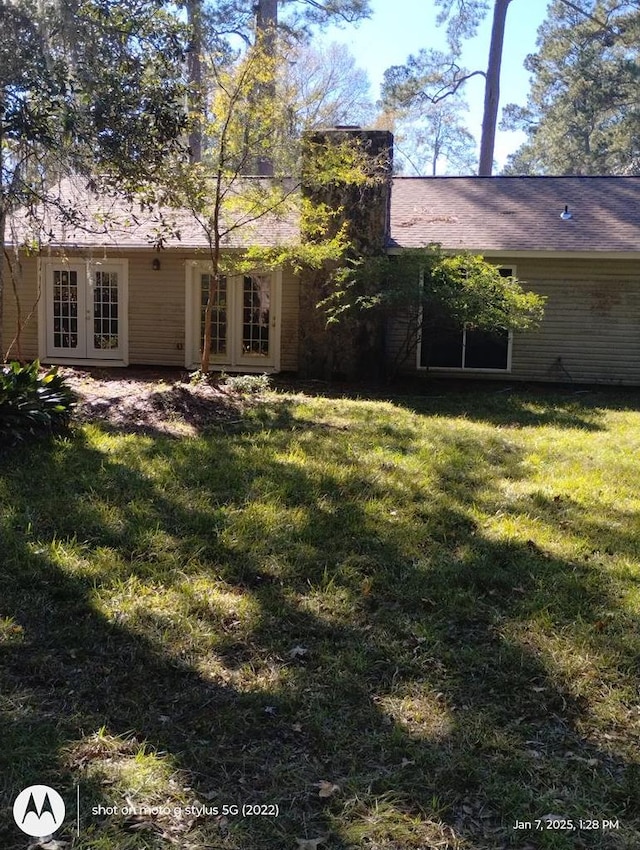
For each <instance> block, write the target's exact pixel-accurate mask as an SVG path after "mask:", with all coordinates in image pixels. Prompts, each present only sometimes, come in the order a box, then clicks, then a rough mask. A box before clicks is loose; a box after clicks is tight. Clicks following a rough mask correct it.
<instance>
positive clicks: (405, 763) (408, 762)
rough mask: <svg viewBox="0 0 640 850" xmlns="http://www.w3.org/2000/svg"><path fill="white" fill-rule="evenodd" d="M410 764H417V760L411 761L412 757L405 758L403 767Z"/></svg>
mask: <svg viewBox="0 0 640 850" xmlns="http://www.w3.org/2000/svg"><path fill="white" fill-rule="evenodd" d="M410 764H415V761H411V760H410V759H407V758H403V759H402V767H408V765H410Z"/></svg>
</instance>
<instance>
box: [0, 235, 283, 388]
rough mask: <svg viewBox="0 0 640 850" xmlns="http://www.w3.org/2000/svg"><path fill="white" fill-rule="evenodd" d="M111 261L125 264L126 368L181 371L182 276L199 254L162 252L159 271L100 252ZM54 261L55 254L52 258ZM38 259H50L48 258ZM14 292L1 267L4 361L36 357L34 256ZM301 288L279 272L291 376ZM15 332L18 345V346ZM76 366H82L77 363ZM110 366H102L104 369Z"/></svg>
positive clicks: (139, 256) (135, 256)
mask: <svg viewBox="0 0 640 850" xmlns="http://www.w3.org/2000/svg"><path fill="white" fill-rule="evenodd" d="M104 253H105V254H106V256H107V257H108V258H109V259H113V260H122V259H126V260H127V261H128V299H127V313H128V326H129V327H128V340H129V344H128V357H127V360H128V363H129V364H130V365H151V366H173V367H178V368H179V367H184V366H185V346H186V339H185V333H186V316H185V314H186V297H185V296H186V293H185V287H186V276H185V269H186V265H187V263H190V262H193V261H197V262H202V261H203V255H202V254H194V253H192V252H186V251H182V252H179V251H165V252H163V253H162V254H161V255H160V261H161V262H160V269H159V270H155V269H154V268H153V259H154V258H156V257H158V255H157V254H155V253H153V252H151V251H137V252H133V251H127V252H126V253H125V252H122V251H117V250H113V249H107V250H106V252H104ZM101 254H102V252H97V251H93V252H85V253H82V252H74V253H72V252H68V253H67V254H66V256H67V257H68V259H69V261H70V262H73V261H78V260H80V261H84V260H85V259H92V260H96V259H97V258H98V256H100V255H101ZM51 257H52V258H53V257H55V255H53V254H52V255H51ZM41 259H49V256H48V255H47V257H45V256H44V255H43V257H42V258H41ZM16 271H17V274H16V286H15V291H14V287H13V285H12V280H11V275H10V274H9V270H8V269H7V267H6V264H5V278H4V281H5V284H4V293H3V318H2V356H3V357H4V355H5V354H7V353H8V358H7V359H15V358H17V357H18V356H21V357H22V358H23V359H25V360H32V359H35V358H36V357H38V356H40V357H41V359H42V360H43V362H46V360H47V358H46V356H45V354H44V352H42V351H40V350H39V334H38V322H39V314H40V315H41V314H42V311H39V304H38V302H39V297H40V291H41V288H42V286H43V284H42V278H43V275H42V270H41V263H40V261H39V258H38V257H35V256H30V257H23V258H22V259H21V262H20V266H19V268H16ZM298 304H299V283H298V280H297V278H296V277H295V276H294V275H293V274H292V273H291V272H290V271H284V272H283V273H282V293H281V316H280V341H281V342H280V369H281V370H282V371H293V372H295V371H296V370H297V368H298V316H299V307H298ZM18 328H20V333H19V337H20V339H19V345H18V340H17V336H18ZM80 365H82V364H81V362H80ZM107 365H109V364H108V362H105V366H107Z"/></svg>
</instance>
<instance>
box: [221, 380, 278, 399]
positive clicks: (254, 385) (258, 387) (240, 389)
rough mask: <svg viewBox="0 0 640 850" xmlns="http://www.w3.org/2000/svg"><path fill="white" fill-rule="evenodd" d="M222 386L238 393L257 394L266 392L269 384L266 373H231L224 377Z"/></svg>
mask: <svg viewBox="0 0 640 850" xmlns="http://www.w3.org/2000/svg"><path fill="white" fill-rule="evenodd" d="M223 383H224V386H225V387H226V388H227V389H228V390H231V392H234V393H239V394H240V395H257V394H258V393H263V392H266V390H268V389H269V386H270V385H271V378H270V377H269V376H268V375H232V376H231V377H228V378H225V379H224V382H223Z"/></svg>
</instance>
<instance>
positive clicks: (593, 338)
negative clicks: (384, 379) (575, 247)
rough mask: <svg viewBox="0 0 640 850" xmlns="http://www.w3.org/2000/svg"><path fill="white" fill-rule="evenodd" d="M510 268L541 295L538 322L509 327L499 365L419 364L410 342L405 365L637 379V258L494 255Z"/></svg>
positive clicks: (401, 326)
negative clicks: (526, 327)
mask: <svg viewBox="0 0 640 850" xmlns="http://www.w3.org/2000/svg"><path fill="white" fill-rule="evenodd" d="M491 262H495V263H496V264H498V265H500V266H503V267H506V268H512V269H514V273H515V274H516V276H517V277H518V278H519V279H520V281H521V283H522V284H523V286H524V288H525V289H528V290H533V291H535V292H537V293H539V294H541V295H544V296H546V298H547V302H546V305H545V313H544V318H543V320H542V323H541V324H540V326H539V327H538V328H537V329H535V330H531V331H528V332H526V333H522V332H520V333H514V334H513V335H512V339H511V341H510V351H509V366H510V368H508V369H506V370H501V369H487V370H477V369H470V368H469V369H467V368H459V369H449V368H438V369H434V368H429V369H420V368H418V364H417V350H416V347H415V346H414V347H413V348H412V350H411V351H410V353H409V356H408V357H407V358H406V359H405V360H404V362H403V363H402V365H401V366H400V369H399V371H400V372H402V373H412V372H413V373H414V374H415V373H417V374H428V375H429V376H430V377H465V378H473V377H477V378H484V379H494V380H495V379H502V378H504V379H506V380H523V381H560V382H577V383H603V384H626V385H630V386H633V385H640V265H639V264H638V262H637V261H634V260H624V259H597V258H594V259H593V260H591V259H565V258H550V257H549V258H543V259H537V258H535V259H532V258H524V257H517V258H516V257H508V256H505V257H499V258H498V257H491ZM405 336H406V323H403V322H402V321H400V320H396V321H395V322H392V323H391V324H390V327H389V329H388V334H387V356H388V358H389V360H390V362H392V361H393V359H394V358H395V357H396V356H397V354H398V351H399V350H400V348H401V345H402V341H403V340H404V339H405Z"/></svg>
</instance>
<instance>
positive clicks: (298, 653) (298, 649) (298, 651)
mask: <svg viewBox="0 0 640 850" xmlns="http://www.w3.org/2000/svg"><path fill="white" fill-rule="evenodd" d="M307 652H309V650H308V649H307V647H306V646H294V647H293V649H290V650H289V658H298V657H300V658H302V657H303V656H305V655H306V654H307Z"/></svg>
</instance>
